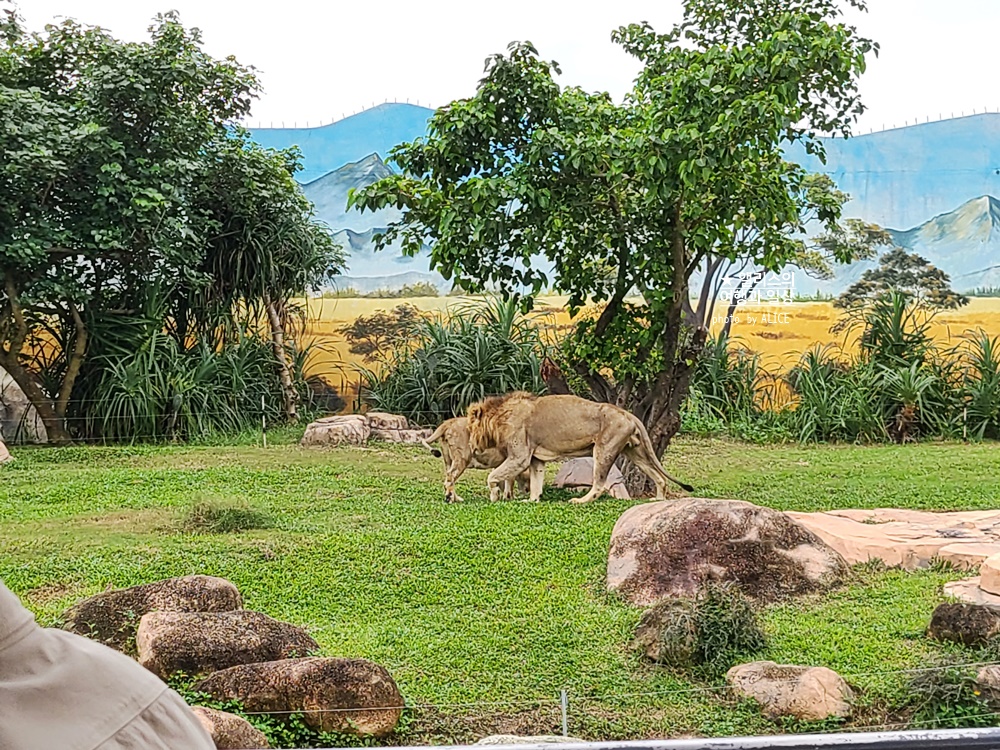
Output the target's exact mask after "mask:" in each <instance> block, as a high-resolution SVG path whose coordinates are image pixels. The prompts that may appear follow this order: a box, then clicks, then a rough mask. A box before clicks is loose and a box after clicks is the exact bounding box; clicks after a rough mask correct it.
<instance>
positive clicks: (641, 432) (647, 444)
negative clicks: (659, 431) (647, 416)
mask: <svg viewBox="0 0 1000 750" xmlns="http://www.w3.org/2000/svg"><path fill="white" fill-rule="evenodd" d="M632 416H633V418H634V419H635V421H636V430H635V431H636V434H637V435H638V437H639V440H640V441H641V442H642V447H643V448H644V449H645V450H646V452H647V453H648V454H649V458H650V460H651V461H652V462H653V466H654V467H655V468H656V470H657V471H659V472H660V473H661V474H662V475H663V476H665V477H666V478H667V479H669V480H670V481H671V482H673V483H674V484H676V485H677V486H678V487H680V488H681V489H682V490H684V491H685V492H694V487H692V486H691V485H690V484H686V483H685V482H682V481H681V480H679V479H675V478H674V477H672V476H670V475H669V474H668V473H667V470H666V469H664V468H663V464H661V463H660V460H659V459H658V458H657V457H656V451H655V450H653V441H652V440H651V439H650V437H649V433H648V432H647V431H646V426H645V425H644V424H643V423H642V420H641V419H639V418H638V417H636V416H635V415H634V414H633V415H632Z"/></svg>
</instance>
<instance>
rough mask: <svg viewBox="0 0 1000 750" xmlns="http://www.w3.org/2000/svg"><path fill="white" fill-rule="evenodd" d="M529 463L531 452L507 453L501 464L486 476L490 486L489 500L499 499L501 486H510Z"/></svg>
mask: <svg viewBox="0 0 1000 750" xmlns="http://www.w3.org/2000/svg"><path fill="white" fill-rule="evenodd" d="M530 463H531V453H530V452H528V453H527V454H523V455H522V454H508V456H507V458H506V459H505V460H504V462H503V463H502V464H500V465H499V466H498V467H496V468H495V469H494V470H493V471H491V472H490V474H489V476H488V477H487V478H486V481H487V483H488V484H489V487H490V500H493V501H496V500H499V499H500V492H501V487H503V488H507V487H512V486H513V484H514V482H515V480H516V479H517V477H518V476H519V475H520V474H521V473H523V472H524V470H525V469H527V468H528V465H529V464H530Z"/></svg>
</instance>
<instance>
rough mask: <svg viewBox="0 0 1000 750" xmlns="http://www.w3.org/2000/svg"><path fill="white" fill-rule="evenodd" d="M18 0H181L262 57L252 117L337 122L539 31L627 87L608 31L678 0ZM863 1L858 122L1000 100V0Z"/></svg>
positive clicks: (217, 47) (617, 92)
mask: <svg viewBox="0 0 1000 750" xmlns="http://www.w3.org/2000/svg"><path fill="white" fill-rule="evenodd" d="M18 1H19V3H20V6H21V7H20V10H21V13H22V14H23V15H24V16H25V17H26V20H27V22H28V24H29V26H30V27H31V28H35V29H39V28H41V27H42V26H43V25H44V24H45V23H48V22H50V21H52V20H53V19H54V18H55V17H56V16H72V17H76V18H78V19H79V20H81V21H84V22H86V23H91V24H97V25H101V26H104V27H106V28H108V29H110V30H111V31H112V32H114V33H115V34H117V35H119V36H121V37H124V38H127V39H142V38H144V37H145V30H146V27H147V26H148V25H149V22H150V20H151V19H152V18H153V16H154V15H155V14H156V13H157V12H161V11H163V10H167V9H169V8H174V9H176V10H178V11H179V12H180V13H181V18H182V20H183V22H184V23H185V24H187V25H193V26H197V27H199V28H201V29H202V30H203V32H204V37H205V44H206V48H207V49H208V51H209V52H210V53H212V54H214V55H217V56H224V55H229V54H233V55H236V57H237V58H238V59H239V60H240V61H242V62H244V63H245V64H251V65H254V66H255V67H257V68H258V69H259V71H260V74H261V78H262V80H263V83H264V86H265V89H266V91H265V94H264V96H263V97H262V99H261V101H260V102H259V103H258V105H257V106H256V107H255V109H254V113H253V118H254V120H255V121H261V122H263V123H264V124H270V123H274V124H275V125H280V124H281V123H285V124H286V125H289V126H290V125H292V124H293V123H297V124H298V125H300V126H302V125H304V124H306V123H307V122H309V123H311V124H313V125H315V124H318V123H325V122H330V121H331V120H334V119H340V118H341V117H342V116H343V115H350V114H352V113H354V112H357V111H360V110H363V109H367V108H369V107H371V106H372V105H373V104H378V103H382V102H384V101H394V100H398V101H401V102H403V101H407V100H409V101H410V102H419V103H420V104H423V105H429V106H432V107H436V106H440V105H443V104H446V103H447V102H449V101H451V100H453V99H456V98H460V97H464V96H468V95H469V94H471V93H472V91H473V90H474V89H475V85H476V82H477V81H478V79H479V77H480V76H481V73H482V68H483V61H484V60H485V58H486V57H487V56H488V55H490V54H492V53H495V52H499V51H503V50H504V49H505V48H506V45H507V43H508V42H510V41H511V40H514V39H528V40H531V41H532V42H534V43H535V44H536V46H537V47H538V48H539V50H540V51H541V53H542V54H543V55H544V56H545V57H546V58H549V59H555V60H557V61H558V62H559V63H560V64H561V65H562V68H563V77H562V81H563V82H564V83H567V84H574V85H580V86H583V87H584V88H586V89H590V90H605V91H609V92H611V93H612V94H613V95H614V96H616V97H620V96H621V95H622V94H623V93H624V92H625V91H626V90H627V89H628V87H629V85H630V83H631V80H632V79H633V77H634V75H635V73H636V72H637V69H638V68H637V65H636V63H635V62H634V61H633V60H632V59H631V58H629V57H627V56H626V55H625V54H624V53H623V52H622V51H621V50H620V49H619V48H617V47H616V46H615V45H614V44H612V43H611V41H610V32H611V30H612V29H613V28H615V27H617V26H619V25H621V24H626V23H631V22H634V21H642V20H646V21H649V22H650V23H651V24H653V26H654V27H656V28H659V29H663V30H666V29H667V28H669V26H670V25H671V24H672V23H674V22H675V21H676V20H678V18H679V17H680V7H681V3H680V0H614V2H600V3H598V2H588V1H587V0H584V2H582V3H581V2H579V0H576V1H575V2H570V0H543V1H542V2H538V1H537V0H534V1H532V2H528V1H527V0H508V2H505V3H503V4H502V5H497V4H493V3H473V2H468V1H467V0H424V1H423V2H420V3H414V2H409V1H407V2H403V1H402V0H380V2H377V3H349V2H333V3H316V2H314V1H313V0H285V1H284V2H282V3H273V2H264V1H263V0H243V2H241V3H238V4H233V3H231V2H224V1H223V0H86V2H83V1H82V0H18ZM869 6H870V11H869V13H867V14H864V15H862V14H858V13H856V12H853V11H852V12H851V14H850V16H849V18H850V20H851V21H852V22H854V23H856V24H857V25H858V26H859V28H860V29H861V31H862V32H863V33H865V34H866V35H868V36H870V37H872V38H874V39H876V40H877V41H878V42H879V43H880V44H881V46H882V53H881V55H880V57H879V58H878V59H875V60H872V61H871V63H870V67H869V71H868V72H867V73H866V74H865V76H864V78H863V80H862V97H863V100H864V101H865V103H866V105H867V106H868V108H869V111H868V112H867V113H865V115H864V116H863V117H862V120H861V121H860V123H859V125H858V128H857V132H868V130H870V129H875V130H880V129H882V128H883V127H891V126H893V125H896V126H901V125H903V124H904V123H907V122H908V123H913V122H914V121H920V122H923V121H924V120H925V118H927V117H930V118H931V119H937V118H938V117H939V116H941V115H943V116H944V117H949V116H950V115H952V114H954V115H956V116H957V115H959V114H960V113H965V114H969V113H971V112H972V111H973V110H976V111H977V112H982V111H983V110H984V109H988V110H989V111H997V110H998V109H1000V91H997V90H996V89H995V87H990V86H989V85H988V81H989V80H991V77H990V75H989V71H990V70H992V66H993V51H994V48H995V39H994V36H995V29H996V28H998V27H1000V2H998V0H948V2H944V1H943V0H869ZM984 84H985V85H984Z"/></svg>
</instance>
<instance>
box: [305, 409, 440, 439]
mask: <svg viewBox="0 0 1000 750" xmlns="http://www.w3.org/2000/svg"><path fill="white" fill-rule="evenodd" d="M430 434H431V431H430V430H422V429H420V428H418V427H415V426H414V425H411V424H410V423H409V421H408V420H407V419H406V417H401V416H399V415H398V414H386V413H385V412H379V411H372V412H368V413H367V414H340V415H337V416H332V417H323V418H322V419H317V420H316V421H315V422H312V423H310V424H309V426H307V427H306V431H305V434H304V435H303V436H302V440H301V445H303V446H306V447H311V448H325V447H333V446H337V445H366V444H367V443H368V441H369V440H370V439H375V440H382V441H385V442H390V443H419V442H420V441H421V440H422V439H424V438H427V437H430Z"/></svg>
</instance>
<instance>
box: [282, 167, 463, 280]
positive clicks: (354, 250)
mask: <svg viewBox="0 0 1000 750" xmlns="http://www.w3.org/2000/svg"><path fill="white" fill-rule="evenodd" d="M391 174H393V171H392V169H391V168H390V167H389V166H388V165H387V164H386V163H385V162H384V161H382V158H381V157H380V156H379V155H378V154H369V155H368V156H366V157H365V158H363V159H361V160H359V161H356V162H351V163H349V164H345V165H344V166H342V167H341V168H340V169H336V170H334V171H333V172H330V173H329V174H327V175H324V176H323V177H320V178H319V179H317V180H313V181H312V182H308V183H306V184H305V185H303V186H302V192H303V193H305V196H306V197H307V198H308V199H309V200H310V201H312V203H313V205H314V206H315V207H316V216H317V218H319V219H321V220H322V221H323V222H324V223H326V225H327V226H329V227H330V228H331V229H333V230H334V233H333V237H334V239H335V240H336V241H337V243H338V244H339V245H340V246H341V247H342V248H344V250H345V251H346V253H347V258H348V260H347V270H348V273H347V274H346V275H344V276H340V277H337V278H336V279H334V283H335V286H336V287H337V288H340V289H346V288H351V289H355V290H356V291H358V292H363V293H367V292H374V291H377V290H380V289H399V288H401V287H402V286H404V285H406V284H413V283H414V282H415V281H423V282H428V283H431V284H433V285H434V286H436V287H438V288H439V289H441V290H444V291H446V290H447V289H449V288H450V285H449V284H448V283H447V282H445V280H444V279H443V278H442V277H441V276H440V275H439V274H435V273H431V271H430V262H429V259H428V253H427V252H424V253H421V254H420V255H418V256H417V257H414V258H411V257H408V256H405V255H403V253H402V250H401V249H400V248H399V246H398V244H393V245H390V246H389V247H387V248H386V249H385V250H382V251H381V252H376V250H375V235H377V234H381V233H382V232H384V231H385V229H386V227H387V226H389V224H390V223H391V222H393V221H396V220H397V219H399V217H400V216H401V215H402V214H401V212H400V211H399V210H398V209H395V208H386V209H380V210H378V211H374V212H373V211H359V210H358V209H356V208H351V209H350V210H348V208H347V195H348V192H349V191H350V190H351V189H354V188H361V187H366V186H368V185H371V184H372V183H374V182H377V181H378V180H380V179H382V178H383V177H387V176H389V175H391Z"/></svg>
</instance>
